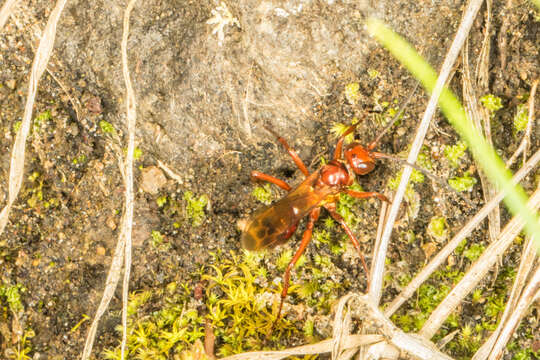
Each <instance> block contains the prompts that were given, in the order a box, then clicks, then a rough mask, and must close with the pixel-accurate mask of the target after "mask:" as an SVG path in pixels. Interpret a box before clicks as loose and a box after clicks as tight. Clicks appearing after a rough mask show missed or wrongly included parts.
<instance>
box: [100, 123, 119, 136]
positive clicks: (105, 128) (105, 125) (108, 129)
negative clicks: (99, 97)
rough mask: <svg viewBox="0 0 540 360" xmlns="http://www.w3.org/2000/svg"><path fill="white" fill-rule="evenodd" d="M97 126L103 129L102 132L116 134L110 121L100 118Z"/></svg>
mask: <svg viewBox="0 0 540 360" xmlns="http://www.w3.org/2000/svg"><path fill="white" fill-rule="evenodd" d="M99 127H100V128H101V131H103V133H105V134H110V135H116V134H117V132H116V129H115V128H114V126H113V125H112V124H111V123H110V122H107V121H105V120H101V121H100V122H99Z"/></svg>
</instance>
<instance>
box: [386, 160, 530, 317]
mask: <svg viewBox="0 0 540 360" xmlns="http://www.w3.org/2000/svg"><path fill="white" fill-rule="evenodd" d="M539 161H540V150H539V151H537V152H536V153H535V154H534V155H533V156H532V157H531V158H530V159H529V161H528V162H527V163H526V164H525V166H523V167H522V168H521V169H520V170H519V171H518V172H517V173H516V174H515V175H514V177H513V182H514V183H518V182H520V181H521V180H522V179H523V178H524V177H525V176H526V175H527V174H528V173H529V172H530V171H531V170H532V169H534V168H535V167H536V165H537V164H538V162H539ZM503 197H504V193H503V192H499V193H498V194H497V195H496V196H495V197H494V198H493V199H491V201H490V202H488V203H487V204H485V205H484V206H483V207H482V209H480V211H478V213H477V214H476V215H475V216H474V217H473V218H472V219H471V220H470V221H469V222H468V223H467V224H466V225H465V226H463V227H462V228H461V230H460V231H459V232H458V233H457V234H456V235H455V236H454V237H453V238H452V240H450V241H449V242H448V244H446V246H445V247H444V248H443V249H442V250H441V251H439V253H437V255H435V256H434V257H433V258H432V259H431V261H430V262H429V263H428V264H427V265H426V266H425V267H424V268H423V269H422V270H421V271H420V273H419V274H418V275H416V276H415V277H414V279H412V280H411V282H410V283H409V284H407V286H406V287H405V289H403V291H402V292H401V293H400V294H399V295H398V296H397V297H396V298H395V299H394V300H393V301H392V302H391V303H390V305H388V307H387V308H386V310H385V314H386V316H391V315H392V314H393V313H394V312H396V310H397V309H398V308H399V307H400V306H401V305H402V304H403V303H404V302H405V301H407V300H408V299H409V298H410V297H411V296H412V295H414V293H415V292H416V290H417V289H418V288H419V287H420V285H422V284H423V283H424V282H425V281H426V280H427V279H428V277H429V276H430V275H431V274H432V273H433V272H434V271H436V270H437V268H438V267H439V266H441V264H442V263H443V262H444V261H446V259H447V258H448V256H450V254H451V253H452V251H454V250H455V248H456V247H457V246H458V245H459V244H460V243H461V241H463V239H465V238H466V237H467V236H468V235H469V234H470V233H471V232H472V231H473V230H474V229H475V228H476V227H477V226H478V224H480V222H481V221H482V220H484V218H485V217H486V216H487V214H489V213H490V212H491V210H492V209H493V208H494V207H495V206H497V204H498V203H499V202H501V201H502V199H503Z"/></svg>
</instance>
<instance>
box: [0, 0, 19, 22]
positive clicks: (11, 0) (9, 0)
mask: <svg viewBox="0 0 540 360" xmlns="http://www.w3.org/2000/svg"><path fill="white" fill-rule="evenodd" d="M17 1H18V0H6V1H5V2H4V5H2V9H0V29H2V28H3V27H4V25H5V24H6V21H7V19H8V18H9V15H11V12H12V11H13V9H14V8H15V4H17Z"/></svg>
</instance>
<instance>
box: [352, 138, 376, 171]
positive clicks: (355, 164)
mask: <svg viewBox="0 0 540 360" xmlns="http://www.w3.org/2000/svg"><path fill="white" fill-rule="evenodd" d="M345 159H346V160H347V164H349V165H350V167H351V168H352V169H353V171H354V172H355V173H356V174H358V175H365V174H367V173H369V172H371V171H372V170H373V169H374V168H375V160H374V159H373V158H372V157H371V154H370V152H369V151H368V150H366V148H365V147H363V146H362V145H361V144H359V143H352V144H350V145H349V146H348V147H347V148H346V149H345Z"/></svg>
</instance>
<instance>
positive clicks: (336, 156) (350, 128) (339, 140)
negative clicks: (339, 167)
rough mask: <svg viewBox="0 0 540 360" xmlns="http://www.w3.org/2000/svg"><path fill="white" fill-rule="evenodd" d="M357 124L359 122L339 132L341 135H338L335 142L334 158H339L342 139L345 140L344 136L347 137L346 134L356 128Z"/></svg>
mask: <svg viewBox="0 0 540 360" xmlns="http://www.w3.org/2000/svg"><path fill="white" fill-rule="evenodd" d="M358 124H359V123H356V124H353V125H351V126H349V128H348V129H347V130H345V132H344V133H343V134H341V136H340V137H339V139H338V141H337V143H336V150H335V151H334V160H339V158H341V149H342V148H343V141H344V140H345V137H347V135H349V134H350V133H352V132H353V131H354V130H355V129H356V127H357V126H358Z"/></svg>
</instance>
